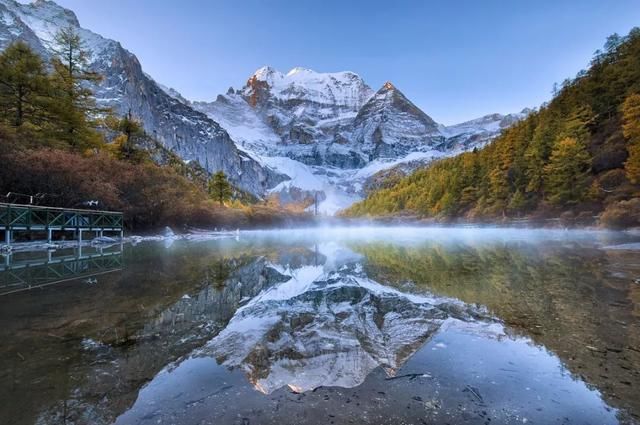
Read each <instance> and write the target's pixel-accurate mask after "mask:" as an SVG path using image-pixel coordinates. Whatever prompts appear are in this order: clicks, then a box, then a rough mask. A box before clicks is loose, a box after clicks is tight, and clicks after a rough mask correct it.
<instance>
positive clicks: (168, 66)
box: [57, 0, 640, 124]
mask: <svg viewBox="0 0 640 425" xmlns="http://www.w3.org/2000/svg"><path fill="white" fill-rule="evenodd" d="M57 1H58V3H59V4H61V5H63V6H65V7H68V8H70V9H72V10H74V11H75V12H76V14H77V15H78V18H79V19H80V23H81V24H82V26H84V27H86V28H89V29H91V30H93V31H95V32H98V33H100V34H102V35H104V36H106V37H109V38H113V39H116V40H118V41H120V42H121V43H122V45H123V46H124V47H125V48H127V49H128V50H130V51H132V52H133V53H135V54H136V55H137V57H138V58H139V59H140V62H141V63H142V66H143V68H144V70H145V71H146V72H148V73H149V74H151V75H152V76H153V77H154V78H155V79H156V80H157V81H159V82H161V83H163V84H165V85H168V86H171V87H173V88H175V89H177V90H178V91H180V92H181V93H182V94H183V95H185V96H186V97H187V98H189V99H192V100H213V99H215V97H216V95H217V94H218V93H224V92H226V90H227V88H228V87H229V86H233V87H235V88H239V87H241V86H242V85H243V84H244V82H245V81H246V79H247V78H248V77H249V76H250V75H251V74H252V73H253V72H254V71H255V70H256V69H257V68H259V67H260V66H263V65H271V66H273V67H274V68H276V69H279V70H281V71H283V72H287V71H288V70H289V69H291V68H293V67H295V66H303V67H306V68H312V69H315V70H317V71H324V72H329V71H343V70H350V71H354V72H356V73H358V74H359V75H361V76H362V77H363V78H364V79H365V81H366V82H367V83H368V84H369V85H370V86H371V87H372V88H374V89H378V88H379V87H380V86H381V85H382V84H383V83H384V82H385V81H387V80H389V81H391V82H393V83H394V84H395V85H396V86H397V87H398V88H399V89H400V90H402V91H403V92H404V93H405V95H407V97H409V99H411V100H412V101H413V102H414V103H416V104H417V105H418V106H419V107H420V108H422V109H423V110H424V111H425V112H426V113H427V114H429V115H430V116H431V117H433V118H434V119H435V120H436V121H438V122H442V123H444V124H453V123H456V122H461V121H464V120H467V119H471V118H476V117H478V116H481V115H484V114H488V113H492V112H501V113H508V112H515V111H519V110H521V109H522V108H524V107H526V106H539V104H540V103H542V102H544V101H546V100H548V99H549V97H550V92H551V88H552V85H553V83H554V82H561V81H562V80H564V79H565V78H566V77H570V76H574V75H575V74H576V72H577V71H579V70H580V69H582V68H585V67H587V65H588V63H589V60H590V58H591V56H592V54H593V52H594V51H595V50H596V49H598V48H600V47H601V46H602V45H603V44H604V41H605V38H606V37H607V35H609V34H611V33H614V32H618V33H619V34H621V35H622V34H626V33H627V32H628V31H629V29H630V28H632V27H633V26H640V0H599V1H596V0H573V1H569V0H536V1H527V0H509V1H507V0H503V1H494V0H468V1H451V0H450V1H446V0H440V1H426V0H424V1H420V0H414V1H406V0H387V1H380V0H367V1H364V0H363V1H349V0H179V1H177V0H102V1H98V0H57Z"/></svg>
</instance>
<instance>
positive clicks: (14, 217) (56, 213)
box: [0, 203, 123, 230]
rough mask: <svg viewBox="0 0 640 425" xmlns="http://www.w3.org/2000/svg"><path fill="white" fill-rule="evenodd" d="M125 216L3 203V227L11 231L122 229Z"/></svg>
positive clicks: (0, 208)
mask: <svg viewBox="0 0 640 425" xmlns="http://www.w3.org/2000/svg"><path fill="white" fill-rule="evenodd" d="M122 227H123V214H122V213H121V212H114V211H96V210H82V209H67V208H54V207H41V206H35V205H20V204H5V203H0V228H3V229H6V230H11V229H27V230H29V229H61V230H64V229H86V230H96V229H98V230H99V229H111V230H121V229H122Z"/></svg>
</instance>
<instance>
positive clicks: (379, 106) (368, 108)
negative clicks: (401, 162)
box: [347, 82, 444, 162]
mask: <svg viewBox="0 0 640 425" xmlns="http://www.w3.org/2000/svg"><path fill="white" fill-rule="evenodd" d="M347 137H349V138H350V139H351V140H352V141H353V142H355V143H356V146H357V147H358V148H359V149H360V151H361V152H362V153H363V154H365V155H367V159H368V161H367V162H369V161H372V160H374V159H378V158H398V157H403V156H405V155H407V154H409V153H410V152H420V151H425V150H431V149H436V148H437V147H438V146H439V145H440V144H441V143H442V142H443V141H444V137H443V136H442V134H441V132H440V128H439V126H438V124H437V123H436V122H435V121H434V120H433V119H432V118H431V117H430V116H428V115H427V114H425V113H424V112H422V111H421V110H420V108H418V107H417V106H416V105H414V104H413V103H412V102H411V101H410V100H409V99H407V98H406V97H405V95H404V94H402V92H400V90H398V89H397V88H396V87H395V86H394V85H393V84H391V83H390V82H386V83H385V84H384V85H383V86H382V88H381V89H380V90H378V92H377V93H376V94H375V95H373V96H372V97H371V98H370V99H369V100H368V101H367V103H366V104H365V105H364V106H363V107H362V109H360V111H359V112H358V115H357V116H356V118H355V120H354V121H353V129H352V130H351V134H349V135H347Z"/></svg>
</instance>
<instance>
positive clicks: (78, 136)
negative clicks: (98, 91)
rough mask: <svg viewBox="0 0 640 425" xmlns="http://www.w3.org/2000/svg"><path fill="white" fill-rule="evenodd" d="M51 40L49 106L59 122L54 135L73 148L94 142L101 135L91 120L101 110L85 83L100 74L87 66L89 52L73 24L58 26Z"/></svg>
mask: <svg viewBox="0 0 640 425" xmlns="http://www.w3.org/2000/svg"><path fill="white" fill-rule="evenodd" d="M54 44H55V53H56V56H55V57H54V58H53V60H52V65H53V75H52V84H53V88H54V94H55V101H54V104H53V105H52V106H53V110H54V111H55V112H54V113H55V115H56V120H57V123H58V126H57V129H56V130H57V131H56V134H55V136H56V137H58V138H60V139H61V140H64V141H66V142H67V143H68V144H69V145H70V146H71V147H72V148H74V149H76V150H82V149H85V148H88V147H92V146H95V145H96V144H98V143H99V141H100V137H99V135H98V134H97V132H96V131H95V130H94V128H93V126H92V122H91V121H92V120H93V119H94V118H95V117H96V115H97V114H98V113H99V112H101V111H100V110H99V109H98V108H96V103H95V99H94V97H93V93H92V92H91V90H90V89H89V88H88V87H87V85H88V84H90V83H95V82H98V81H100V80H101V77H100V75H98V74H96V73H95V72H92V71H90V70H89V69H88V65H89V57H90V55H91V52H90V51H89V50H87V48H86V46H85V43H84V42H83V41H82V38H81V37H80V35H79V34H78V32H77V31H76V29H75V28H73V27H67V28H63V29H61V30H59V31H58V32H57V33H56V35H55V37H54Z"/></svg>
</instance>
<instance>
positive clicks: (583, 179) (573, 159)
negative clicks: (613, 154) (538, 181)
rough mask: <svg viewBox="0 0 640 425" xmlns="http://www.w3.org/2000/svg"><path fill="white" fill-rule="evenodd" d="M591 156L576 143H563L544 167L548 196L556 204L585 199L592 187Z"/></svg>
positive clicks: (572, 202)
mask: <svg viewBox="0 0 640 425" xmlns="http://www.w3.org/2000/svg"><path fill="white" fill-rule="evenodd" d="M590 165H591V155H589V152H588V151H587V149H586V148H585V147H584V145H583V144H582V143H580V142H578V141H577V140H576V139H574V138H571V137H567V138H564V139H559V140H558V141H557V142H556V143H555V145H554V147H553V151H552V152H551V157H550V158H549V163H548V164H547V165H546V166H545V167H544V174H545V188H546V195H547V197H548V199H549V201H551V202H552V203H554V204H560V205H562V204H574V203H577V202H580V201H582V200H583V199H584V196H585V194H586V191H587V188H588V183H589V172H590Z"/></svg>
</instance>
